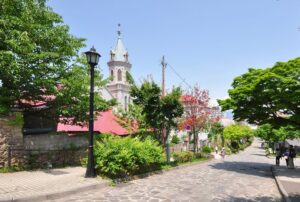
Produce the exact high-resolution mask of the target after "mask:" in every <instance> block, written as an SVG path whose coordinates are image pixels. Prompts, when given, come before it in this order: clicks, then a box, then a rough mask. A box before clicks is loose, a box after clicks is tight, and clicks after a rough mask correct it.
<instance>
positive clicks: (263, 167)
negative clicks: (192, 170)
mask: <svg viewBox="0 0 300 202" xmlns="http://www.w3.org/2000/svg"><path fill="white" fill-rule="evenodd" d="M270 166H271V165H270V164H268V163H256V162H237V161H232V162H230V161H225V162H220V163H215V164H213V165H210V167H212V168H213V169H219V170H227V171H231V172H237V173H242V174H247V175H255V176H261V177H272V173H271V171H270Z"/></svg>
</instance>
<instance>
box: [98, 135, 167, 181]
mask: <svg viewBox="0 0 300 202" xmlns="http://www.w3.org/2000/svg"><path fill="white" fill-rule="evenodd" d="M94 153H95V161H96V170H97V172H98V173H99V174H101V175H105V176H108V177H112V178H115V177H125V176H130V175H134V174H139V173H143V172H147V171H151V170H155V169H158V168H159V167H160V165H161V164H162V163H163V161H164V158H163V149H162V148H161V147H160V146H159V145H158V142H156V141H154V140H152V139H150V138H146V139H145V140H144V141H141V140H140V139H138V138H131V137H125V138H120V137H112V136H107V137H105V138H103V139H102V141H97V142H96V144H95V152H94Z"/></svg>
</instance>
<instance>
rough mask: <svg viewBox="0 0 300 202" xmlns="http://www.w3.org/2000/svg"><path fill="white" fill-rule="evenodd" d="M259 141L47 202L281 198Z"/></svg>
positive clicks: (266, 199)
mask: <svg viewBox="0 0 300 202" xmlns="http://www.w3.org/2000/svg"><path fill="white" fill-rule="evenodd" d="M272 164H274V161H273V160H272V159H269V158H266V157H265V153H264V150H263V149H261V148H260V142H259V141H258V140H255V142H254V143H253V145H252V146H251V147H249V148H247V149H246V150H245V151H243V152H240V153H239V154H237V155H231V156H226V157H225V160H224V161H223V160H222V159H217V160H213V161H209V162H205V163H200V164H194V165H191V166H187V167H183V168H180V169H175V170H171V171H168V172H165V173H163V174H160V175H153V176H150V177H147V178H143V179H139V180H134V181H130V182H128V183H121V184H119V185H117V186H116V187H105V188H103V189H101V190H99V191H95V190H92V191H85V192H80V193H77V194H74V195H71V196H67V197H63V198H60V199H56V200H49V201H48V202H50V201H51V202H66V201H72V202H73V201H75V202H86V201H87V202H89V201H90V202H96V201H99V202H100V201H150V202H155V201H158V202H159V201H203V202H206V201H282V197H281V194H280V192H279V190H278V188H277V185H276V183H275V180H274V178H273V177H272V173H271V170H270V167H271V165H272Z"/></svg>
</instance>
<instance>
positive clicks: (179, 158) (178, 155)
mask: <svg viewBox="0 0 300 202" xmlns="http://www.w3.org/2000/svg"><path fill="white" fill-rule="evenodd" d="M172 156H173V158H174V160H175V161H176V162H178V163H184V162H189V161H192V160H193V158H194V154H193V152H174V153H173V154H172Z"/></svg>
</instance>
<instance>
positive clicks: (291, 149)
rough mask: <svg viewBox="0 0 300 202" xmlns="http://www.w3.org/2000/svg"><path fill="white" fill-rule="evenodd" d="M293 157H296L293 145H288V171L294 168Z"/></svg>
mask: <svg viewBox="0 0 300 202" xmlns="http://www.w3.org/2000/svg"><path fill="white" fill-rule="evenodd" d="M295 157H296V151H295V149H294V147H293V145H290V149H289V158H288V168H290V169H294V168H295V165H294V158H295Z"/></svg>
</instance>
